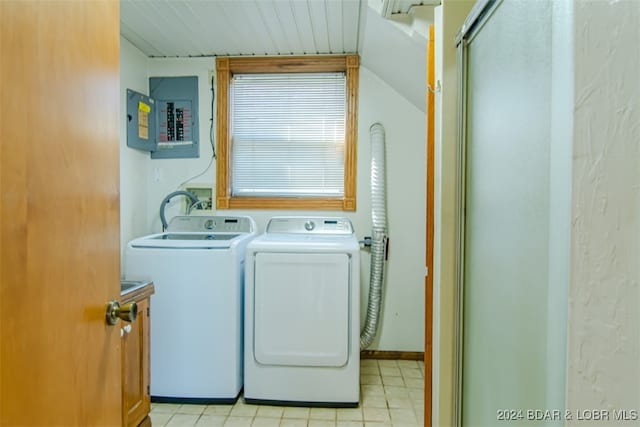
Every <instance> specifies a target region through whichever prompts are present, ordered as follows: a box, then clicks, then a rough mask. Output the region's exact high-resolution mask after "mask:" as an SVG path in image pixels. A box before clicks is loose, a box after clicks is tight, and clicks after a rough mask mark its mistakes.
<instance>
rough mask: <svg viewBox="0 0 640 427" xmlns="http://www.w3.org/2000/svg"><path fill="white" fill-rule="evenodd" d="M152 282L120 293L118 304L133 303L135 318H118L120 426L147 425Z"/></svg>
mask: <svg viewBox="0 0 640 427" xmlns="http://www.w3.org/2000/svg"><path fill="white" fill-rule="evenodd" d="M152 293H153V284H148V285H146V286H144V287H142V288H140V289H137V290H135V291H132V292H129V293H127V294H125V295H123V296H122V298H121V302H120V304H127V303H130V302H134V301H135V302H136V303H137V304H138V318H137V319H136V320H135V321H134V322H131V323H128V322H124V321H122V322H121V323H120V327H121V328H122V425H123V426H124V427H137V426H150V425H151V419H150V418H149V412H150V410H151V397H150V394H149V393H150V392H149V369H150V367H149V326H150V324H149V315H150V304H149V300H150V297H151V294H152Z"/></svg>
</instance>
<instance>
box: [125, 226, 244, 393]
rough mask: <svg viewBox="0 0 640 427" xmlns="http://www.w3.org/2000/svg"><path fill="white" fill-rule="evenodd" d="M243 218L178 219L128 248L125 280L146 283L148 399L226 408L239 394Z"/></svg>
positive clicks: (132, 242) (240, 377) (240, 376)
mask: <svg viewBox="0 0 640 427" xmlns="http://www.w3.org/2000/svg"><path fill="white" fill-rule="evenodd" d="M255 229H256V227H255V222H254V221H253V219H251V218H249V217H225V216H179V217H175V218H173V220H172V221H171V223H170V224H169V227H168V229H167V231H166V232H164V233H161V234H154V235H150V236H146V237H141V238H139V239H135V240H132V241H131V242H129V244H128V245H127V248H126V255H125V270H124V271H125V273H124V275H125V278H126V279H127V280H141V279H144V280H152V281H153V283H154V285H155V294H154V295H153V296H152V297H151V316H150V317H151V354H150V357H151V378H150V383H151V399H152V400H153V401H155V402H183V403H215V402H217V403H231V402H235V400H236V399H237V397H238V395H239V393H240V390H241V389H242V361H243V354H242V353H243V351H242V347H243V341H242V330H243V307H244V305H243V285H244V256H245V252H246V247H247V244H248V243H249V241H250V240H251V239H252V238H254V237H255Z"/></svg>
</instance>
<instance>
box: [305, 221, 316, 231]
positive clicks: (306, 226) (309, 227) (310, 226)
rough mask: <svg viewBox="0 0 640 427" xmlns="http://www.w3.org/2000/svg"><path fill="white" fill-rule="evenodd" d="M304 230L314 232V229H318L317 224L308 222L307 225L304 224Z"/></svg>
mask: <svg viewBox="0 0 640 427" xmlns="http://www.w3.org/2000/svg"><path fill="white" fill-rule="evenodd" d="M304 228H305V229H306V230H307V231H311V230H313V229H314V228H316V223H315V222H313V221H307V222H305V223H304Z"/></svg>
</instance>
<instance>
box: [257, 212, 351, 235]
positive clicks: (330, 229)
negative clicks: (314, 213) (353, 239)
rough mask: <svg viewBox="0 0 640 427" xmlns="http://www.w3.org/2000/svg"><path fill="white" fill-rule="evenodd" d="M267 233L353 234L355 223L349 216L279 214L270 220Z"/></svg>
mask: <svg viewBox="0 0 640 427" xmlns="http://www.w3.org/2000/svg"><path fill="white" fill-rule="evenodd" d="M266 233H267V234H274V233H276V234H277V233H285V234H306V235H351V234H353V225H352V224H351V221H350V220H349V219H348V218H339V217H298V216H277V217H273V218H271V219H270V220H269V223H268V224H267V229H266Z"/></svg>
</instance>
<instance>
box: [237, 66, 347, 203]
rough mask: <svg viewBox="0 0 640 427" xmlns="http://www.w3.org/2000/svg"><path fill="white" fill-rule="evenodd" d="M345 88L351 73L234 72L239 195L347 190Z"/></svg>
mask: <svg viewBox="0 0 640 427" xmlns="http://www.w3.org/2000/svg"><path fill="white" fill-rule="evenodd" d="M345 87H346V79H345V74H344V73H291V74H236V75H234V76H233V79H232V83H231V122H232V126H231V143H232V148H231V163H232V164H231V191H232V195H234V196H263V197H341V196H343V195H344V158H345V121H346V120H345V111H346V89H345Z"/></svg>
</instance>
